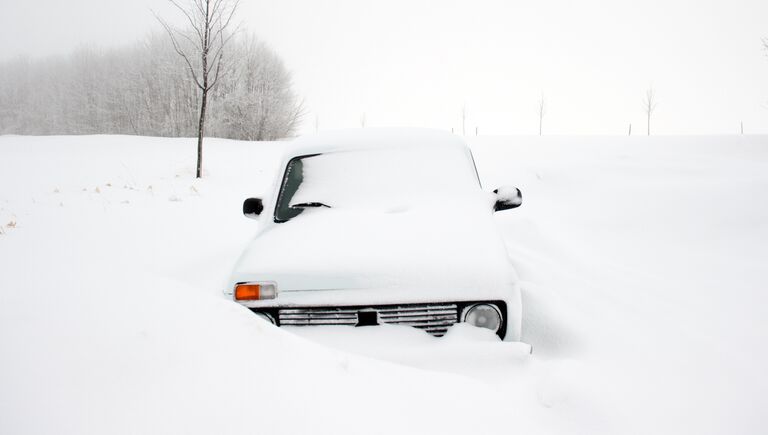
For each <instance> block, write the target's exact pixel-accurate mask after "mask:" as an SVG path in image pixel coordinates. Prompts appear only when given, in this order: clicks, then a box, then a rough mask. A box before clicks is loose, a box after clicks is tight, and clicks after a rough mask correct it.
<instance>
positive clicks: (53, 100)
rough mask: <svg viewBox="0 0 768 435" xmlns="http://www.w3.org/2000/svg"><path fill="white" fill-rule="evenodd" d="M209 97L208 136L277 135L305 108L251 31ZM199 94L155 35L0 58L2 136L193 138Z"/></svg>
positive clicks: (291, 127) (234, 48) (289, 131)
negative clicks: (33, 56) (36, 56)
mask: <svg viewBox="0 0 768 435" xmlns="http://www.w3.org/2000/svg"><path fill="white" fill-rule="evenodd" d="M227 48H228V50H227V52H226V53H225V57H224V61H223V62H222V69H223V71H222V76H221V81H220V83H219V84H218V85H217V86H216V88H214V89H213V90H212V91H211V93H210V94H209V103H208V104H209V105H210V108H211V110H210V112H209V115H208V118H207V121H206V135H207V136H215V137H223V138H230V139H244V140H275V139H280V138H285V137H290V136H292V135H294V133H295V131H296V129H297V127H298V124H299V122H300V120H301V118H302V115H303V113H304V109H303V106H302V101H301V100H300V99H299V97H298V96H297V95H296V93H295V92H294V91H293V89H292V84H291V75H290V73H289V72H288V70H287V69H286V67H285V65H284V64H283V62H282V60H281V59H280V58H279V57H278V56H277V54H276V53H275V52H274V51H272V50H271V49H270V48H269V47H267V46H266V45H265V44H264V43H263V42H261V41H258V40H257V39H256V38H255V37H252V36H243V37H241V38H240V39H237V40H233V41H232V42H231V43H230V44H229V45H228V46H227ZM199 94H200V92H199V91H198V89H197V87H196V85H195V83H194V81H193V79H192V78H191V77H190V74H189V73H188V72H187V67H186V65H185V64H184V61H183V60H182V59H181V58H180V57H179V56H177V54H176V53H175V52H174V50H173V47H172V45H171V43H170V41H169V40H168V38H167V37H165V36H164V35H162V34H157V35H152V36H149V37H147V38H146V39H145V40H144V41H143V42H142V43H140V44H136V45H134V46H131V47H125V48H119V49H108V50H99V49H93V48H82V49H79V50H77V51H75V52H74V53H72V54H71V55H69V56H66V57H57V58H47V59H40V60H30V59H23V58H20V59H15V60H11V61H6V62H3V63H0V134H30V135H45V134H134V135H147V136H172V137H192V136H196V135H197V128H198V122H199V107H200V102H199V100H198V99H199V98H200V95H199Z"/></svg>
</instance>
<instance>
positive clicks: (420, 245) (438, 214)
mask: <svg viewBox="0 0 768 435" xmlns="http://www.w3.org/2000/svg"><path fill="white" fill-rule="evenodd" d="M488 202H489V201H488V195H487V194H484V193H482V192H480V191H478V192H477V194H476V195H474V197H473V196H467V197H466V198H465V202H464V207H459V206H456V205H454V204H449V205H446V204H439V203H434V202H433V203H430V204H426V205H424V206H423V207H421V208H417V209H409V210H404V211H400V212H393V213H382V212H377V211H363V210H336V209H326V208H321V209H310V210H307V211H306V212H305V213H303V214H302V215H300V216H298V217H296V218H294V219H292V220H291V221H289V222H286V223H284V224H280V225H276V226H274V227H273V228H271V229H269V230H268V231H266V232H264V233H262V234H261V235H260V236H258V237H257V238H256V239H254V241H253V242H252V243H251V244H250V246H249V247H248V249H246V251H245V252H244V253H243V256H242V257H241V259H240V261H239V262H238V265H237V267H236V270H235V274H234V277H233V279H234V281H246V280H274V281H276V282H277V283H278V288H279V290H280V291H281V292H286V291H297V290H310V289H311V290H321V289H326V290H330V289H381V288H398V289H406V291H421V292H430V291H437V290H439V291H440V292H442V293H445V292H446V291H447V290H450V289H453V290H455V291H466V292H469V293H472V294H475V295H480V294H483V292H484V291H488V290H489V289H498V288H500V287H503V286H508V285H510V284H511V283H513V282H514V281H515V276H514V272H513V271H512V269H511V266H510V264H509V262H508V258H507V254H506V250H505V247H504V245H503V242H502V240H501V239H500V238H499V235H498V233H497V230H496V227H495V223H494V221H493V219H492V216H491V212H490V207H489V204H488Z"/></svg>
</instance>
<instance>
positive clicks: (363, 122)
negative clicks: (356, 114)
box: [360, 112, 366, 128]
mask: <svg viewBox="0 0 768 435" xmlns="http://www.w3.org/2000/svg"><path fill="white" fill-rule="evenodd" d="M365 121H366V116H365V112H363V114H362V115H360V127H362V128H365Z"/></svg>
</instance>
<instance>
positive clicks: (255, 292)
mask: <svg viewBox="0 0 768 435" xmlns="http://www.w3.org/2000/svg"><path fill="white" fill-rule="evenodd" d="M260 295H261V286H260V285H258V284H238V285H237V287H235V299H237V300H238V301H257V300H259V299H260V298H259V296H260Z"/></svg>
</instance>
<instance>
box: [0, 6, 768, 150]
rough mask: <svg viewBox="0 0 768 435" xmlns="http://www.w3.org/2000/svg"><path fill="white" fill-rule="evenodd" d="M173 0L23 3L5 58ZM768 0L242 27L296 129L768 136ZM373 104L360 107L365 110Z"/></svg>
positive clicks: (383, 14)
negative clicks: (297, 105)
mask: <svg viewBox="0 0 768 435" xmlns="http://www.w3.org/2000/svg"><path fill="white" fill-rule="evenodd" d="M151 10H155V11H157V12H158V14H160V15H162V16H165V17H168V18H169V19H178V18H179V17H178V16H177V15H175V14H173V13H172V10H171V9H169V5H168V3H167V2H166V1H164V0H147V1H143V2H120V1H117V0H108V1H95V0H77V1H73V2H68V3H66V4H59V3H58V2H55V1H52V0H36V1H29V2H25V3H24V4H18V3H13V4H9V5H7V7H6V11H5V13H4V14H3V15H2V16H0V39H2V40H3V41H5V42H6V44H5V45H6V49H5V50H4V51H3V53H2V54H0V61H6V60H10V59H13V58H16V57H19V56H29V57H31V58H39V57H46V56H52V55H66V54H67V53H70V52H72V51H74V50H76V49H77V48H78V47H82V46H93V47H98V48H107V49H108V48H112V47H116V46H123V45H130V44H133V43H136V42H138V41H140V40H141V39H142V38H144V37H145V36H147V35H148V34H150V33H152V32H161V31H162V30H161V28H160V26H159V24H158V23H157V22H156V20H155V18H154V17H153V16H152V13H151ZM766 15H768V4H766V3H765V2H760V1H746V0H745V1H738V2H733V3H726V2H708V3H706V4H700V3H699V2H694V1H675V2H661V1H651V2H643V3H639V2H626V1H622V2H611V3H606V4H603V3H602V2H598V1H588V2H585V3H582V4H579V5H573V4H570V3H569V2H566V1H550V2H538V3H536V4H533V5H531V4H525V5H510V4H507V3H506V2H500V1H481V2H469V1H463V0H457V1H452V2H441V3H439V4H437V5H435V4H433V2H428V1H424V0H420V1H414V2H409V1H401V0H397V1H393V2H388V3H386V4H382V3H379V2H355V1H348V0H345V1H339V2H312V1H308V0H289V1H284V2H280V3H279V4H268V3H266V2H248V1H243V2H242V4H241V10H240V11H239V14H238V17H239V20H240V21H241V22H242V25H243V29H244V30H245V31H247V32H250V33H252V34H254V35H256V36H257V37H258V38H259V39H260V40H262V41H265V42H266V43H267V44H268V45H269V46H270V47H271V48H272V49H274V50H275V51H276V53H277V54H278V55H279V56H280V57H281V58H282V59H283V61H284V62H285V65H286V67H287V68H288V69H289V70H290V71H291V72H292V74H293V83H294V90H295V91H296V93H297V94H298V95H299V96H300V97H303V98H304V99H305V106H306V110H307V113H306V116H305V117H304V119H303V123H302V124H301V127H300V129H299V133H300V134H303V133H309V132H312V131H314V129H315V123H316V121H317V124H318V126H319V128H320V129H321V130H324V129H338V128H355V127H360V120H361V117H363V116H364V117H365V119H366V126H368V127H387V126H416V127H431V128H439V129H444V130H451V129H454V131H456V132H457V133H461V115H460V112H461V107H462V105H464V104H466V108H467V122H466V124H467V127H466V130H467V135H470V134H471V135H474V134H475V128H476V127H477V128H478V129H479V133H480V134H481V135H506V134H516V135H517V134H531V135H533V134H538V103H539V99H540V98H541V95H542V94H543V95H544V97H545V100H546V105H547V110H546V114H545V118H544V122H543V134H544V135H569V134H575V135H613V134H615V135H626V134H627V130H628V126H629V124H630V123H631V124H632V130H633V132H632V134H633V135H635V134H645V124H646V123H645V115H644V113H643V109H642V100H643V97H644V95H645V91H646V90H647V89H648V88H649V87H653V88H654V89H655V91H656V95H657V98H658V107H657V109H656V112H655V113H654V116H653V132H654V133H655V134H658V135H665V134H672V135H679V134H692V135H702V134H704V135H706V134H739V133H740V126H741V123H742V122H743V124H744V132H745V133H746V134H766V133H768V57H766V54H768V53H767V52H766V50H764V49H763V46H762V42H761V38H765V37H768V30H764V29H763V28H761V25H762V22H761V20H762V19H761V17H764V16H766ZM363 114H364V115H363Z"/></svg>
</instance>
